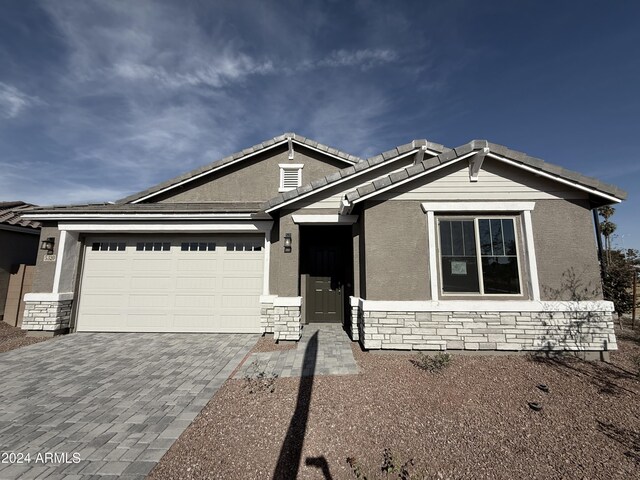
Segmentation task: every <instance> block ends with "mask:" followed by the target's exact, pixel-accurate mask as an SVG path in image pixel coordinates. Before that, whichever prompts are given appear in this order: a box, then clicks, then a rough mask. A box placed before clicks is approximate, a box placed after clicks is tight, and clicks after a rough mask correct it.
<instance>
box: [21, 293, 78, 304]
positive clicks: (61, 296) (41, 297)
mask: <svg viewBox="0 0 640 480" xmlns="http://www.w3.org/2000/svg"><path fill="white" fill-rule="evenodd" d="M73 296H74V293H73V292H62V293H25V295H24V301H25V302H62V301H65V300H73Z"/></svg>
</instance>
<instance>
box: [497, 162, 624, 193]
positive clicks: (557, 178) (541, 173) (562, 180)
mask: <svg viewBox="0 0 640 480" xmlns="http://www.w3.org/2000/svg"><path fill="white" fill-rule="evenodd" d="M487 157H491V158H493V159H495V160H498V161H500V162H503V163H506V164H509V165H512V166H514V167H518V168H521V169H523V170H526V171H528V172H531V173H533V174H535V175H539V176H541V177H545V178H549V179H551V180H555V181H556V182H560V183H564V184H565V185H569V186H570V187H573V188H577V189H578V190H582V191H584V192H587V193H590V194H592V195H596V196H598V197H602V198H604V199H606V200H609V201H612V202H615V203H620V202H622V200H621V199H619V198H618V197H614V196H613V195H608V194H606V193H603V192H601V191H599V190H596V189H595V188H591V187H586V186H584V185H581V184H579V183H577V182H572V181H571V180H567V179H566V178H562V177H560V176H558V175H554V174H552V173H547V172H544V171H542V170H538V169H537V168H534V167H530V166H529V165H523V164H522V163H519V162H516V161H514V160H510V159H508V158H505V157H502V156H500V155H496V154H495V153H488V154H487Z"/></svg>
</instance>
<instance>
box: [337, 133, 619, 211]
mask: <svg viewBox="0 0 640 480" xmlns="http://www.w3.org/2000/svg"><path fill="white" fill-rule="evenodd" d="M484 148H489V151H490V152H491V153H494V154H496V155H500V156H503V157H505V158H507V159H509V160H513V161H515V162H517V163H520V164H522V165H526V166H528V167H532V168H534V169H536V170H540V171H541V172H545V173H549V174H551V175H555V176H557V177H559V178H563V179H565V180H569V181H572V182H575V183H578V184H580V185H583V186H586V187H590V188H593V189H595V190H598V191H600V192H602V193H605V194H607V195H611V196H614V197H616V198H618V199H620V200H624V199H625V198H626V197H627V193H626V192H625V191H624V190H621V189H619V188H618V187H616V186H614V185H610V184H607V183H603V182H601V181H600V180H598V179H596V178H592V177H587V176H586V175H582V174H580V173H577V172H574V171H572V170H567V169H566V168H562V167H559V166H557V165H554V164H551V163H548V162H545V161H544V160H540V159H539V158H535V157H531V156H529V155H527V154H526V153H522V152H518V151H516V150H511V149H510V148H507V147H505V146H503V145H498V144H496V143H491V142H488V141H487V140H472V141H471V142H469V143H466V144H464V145H460V146H459V147H456V148H454V149H453V150H448V151H446V152H443V153H441V154H440V155H438V156H436V157H432V158H428V159H425V160H424V161H422V162H421V163H418V164H415V165H411V166H408V167H406V168H404V169H403V170H401V171H398V172H396V173H392V174H389V175H387V176H385V177H382V178H379V179H376V180H375V181H372V182H370V183H368V184H366V185H363V186H362V187H360V188H358V189H356V190H353V191H351V192H349V193H347V194H346V199H347V201H348V202H350V203H353V202H356V201H357V200H358V199H360V198H362V197H364V196H365V195H369V194H371V193H374V192H376V191H378V190H382V189H383V188H387V187H389V186H390V185H393V184H394V183H399V182H402V181H404V180H406V179H407V178H411V177H414V176H416V175H419V174H421V173H423V172H425V171H429V170H431V169H433V168H435V167H438V166H440V165H443V164H445V163H449V162H453V161H455V160H457V159H458V158H460V157H461V156H463V155H465V154H467V153H470V152H473V151H480V150H482V149H484Z"/></svg>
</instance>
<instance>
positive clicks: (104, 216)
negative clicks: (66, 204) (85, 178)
mask: <svg viewBox="0 0 640 480" xmlns="http://www.w3.org/2000/svg"><path fill="white" fill-rule="evenodd" d="M251 215H252V214H251V213H66V214H65V213H43V214H40V215H38V214H33V215H28V216H27V215H25V216H24V217H25V218H27V219H33V220H84V221H89V220H119V221H121V220H176V219H177V220H248V219H250V218H251Z"/></svg>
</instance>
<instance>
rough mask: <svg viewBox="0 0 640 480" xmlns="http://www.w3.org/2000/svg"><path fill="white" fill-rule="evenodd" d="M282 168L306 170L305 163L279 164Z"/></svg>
mask: <svg viewBox="0 0 640 480" xmlns="http://www.w3.org/2000/svg"><path fill="white" fill-rule="evenodd" d="M278 166H279V167H280V168H291V169H294V168H304V163H279V164H278Z"/></svg>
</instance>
